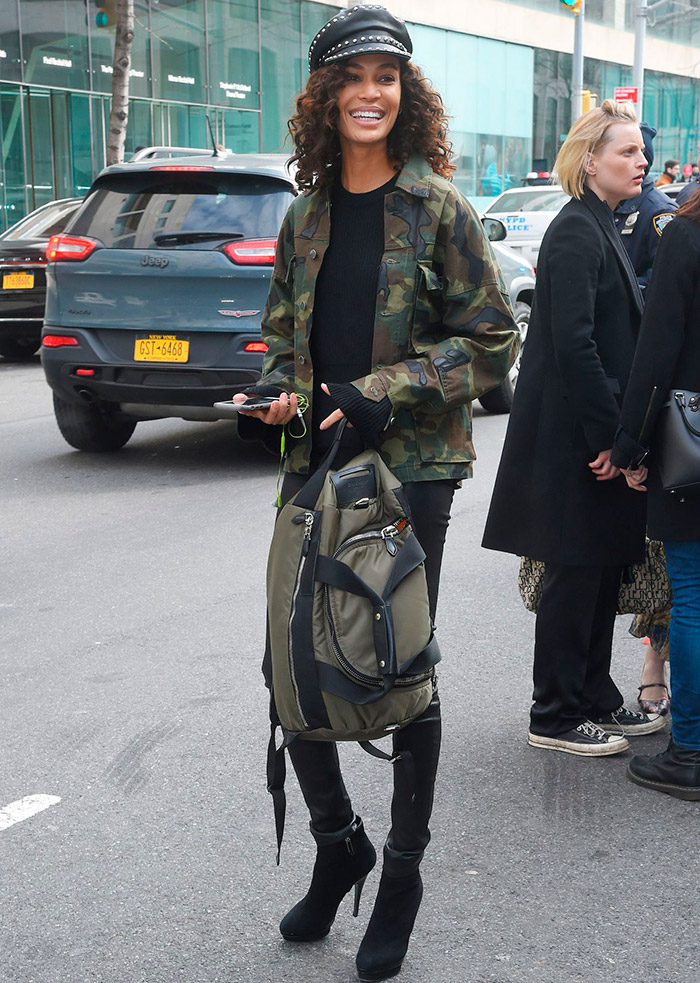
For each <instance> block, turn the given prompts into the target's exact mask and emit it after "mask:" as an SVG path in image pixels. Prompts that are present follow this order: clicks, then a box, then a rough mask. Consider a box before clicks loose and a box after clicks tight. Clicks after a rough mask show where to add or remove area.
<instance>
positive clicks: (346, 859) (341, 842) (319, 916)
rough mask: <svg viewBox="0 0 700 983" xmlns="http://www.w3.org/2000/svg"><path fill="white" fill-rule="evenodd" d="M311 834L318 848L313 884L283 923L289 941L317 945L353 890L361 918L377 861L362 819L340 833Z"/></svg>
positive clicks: (355, 912) (284, 935)
mask: <svg viewBox="0 0 700 983" xmlns="http://www.w3.org/2000/svg"><path fill="white" fill-rule="evenodd" d="M311 833H312V834H313V837H314V839H315V840H316V843H317V845H318V849H317V852H316V863H315V864H314V872H313V876H312V878H311V885H310V887H309V890H308V892H307V893H306V896H305V897H303V898H302V899H301V901H298V902H297V904H295V905H294V907H293V908H292V909H291V911H289V912H287V914H286V915H285V916H284V918H283V919H282V921H281V922H280V932H281V933H282V936H283V938H285V939H287V941H288V942H315V941H316V940H317V939H322V938H324V936H326V935H328V933H329V932H330V929H331V925H332V924H333V922H334V920H335V916H336V913H337V911H338V907H339V905H340V902H341V901H342V900H343V898H344V897H345V895H346V894H348V892H350V891H351V890H352V889H353V887H354V889H355V899H354V906H353V915H357V910H358V906H359V904H360V895H361V894H362V888H363V886H364V883H365V880H366V879H367V875H368V874H369V872H370V871H371V870H372V868H373V867H374V865H375V863H376V862H377V853H376V851H375V849H374V847H373V846H372V844H371V843H370V841H369V839H368V837H367V834H366V833H365V830H364V826H363V825H362V820H361V819H360V817H359V816H356V817H355V818H354V819H353V821H352V822H351V823H350V824H349V825H348V826H346V827H345V828H344V829H341V830H338V831H337V832H336V833H318V832H316V830H315V829H314V828H313V826H312V827H311Z"/></svg>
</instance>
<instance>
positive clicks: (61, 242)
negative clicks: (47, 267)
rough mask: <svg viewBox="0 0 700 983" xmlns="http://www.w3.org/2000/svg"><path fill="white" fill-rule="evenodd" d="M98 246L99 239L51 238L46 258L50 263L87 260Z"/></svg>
mask: <svg viewBox="0 0 700 983" xmlns="http://www.w3.org/2000/svg"><path fill="white" fill-rule="evenodd" d="M98 245H99V243H98V241H97V239H86V238H83V237H82V236H65V235H59V236H51V238H50V239H49V245H48V248H47V250H46V256H47V258H48V260H49V262H50V263H57V262H62V261H63V260H80V259H87V257H88V256H89V255H90V253H91V252H92V251H93V249H97V247H98Z"/></svg>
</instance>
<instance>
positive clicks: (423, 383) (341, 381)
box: [234, 4, 518, 981]
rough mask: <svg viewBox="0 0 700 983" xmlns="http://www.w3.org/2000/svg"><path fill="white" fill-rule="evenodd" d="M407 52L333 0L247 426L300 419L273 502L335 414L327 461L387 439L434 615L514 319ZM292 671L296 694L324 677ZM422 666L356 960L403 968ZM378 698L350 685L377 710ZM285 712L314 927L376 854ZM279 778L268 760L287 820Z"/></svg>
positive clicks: (425, 719) (421, 786) (297, 127)
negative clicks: (267, 403) (482, 408)
mask: <svg viewBox="0 0 700 983" xmlns="http://www.w3.org/2000/svg"><path fill="white" fill-rule="evenodd" d="M411 54H412V44H411V39H410V37H409V35H408V31H407V30H406V26H405V24H404V23H403V21H400V20H399V19H398V18H397V17H394V16H393V15H392V14H390V13H389V11H388V10H385V9H384V8H383V7H380V6H378V5H376V4H371V5H358V6H356V7H353V8H351V9H350V10H346V11H339V12H338V13H337V14H336V15H335V16H334V17H332V18H331V20H330V21H329V22H328V23H327V24H326V25H325V26H324V27H323V28H322V29H321V31H320V32H319V33H318V34H317V36H316V38H315V39H314V41H313V42H312V45H311V49H310V52H309V68H310V76H309V80H308V84H307V87H306V90H305V91H304V92H303V93H302V94H301V95H300V96H299V98H298V100H297V104H296V113H295V115H294V116H293V118H292V119H291V120H290V121H289V130H290V132H291V134H292V137H293V139H294V144H295V152H294V155H293V157H292V161H294V162H295V163H296V164H297V165H298V170H297V183H298V184H299V186H300V187H301V188H302V189H303V190H304V192H305V193H304V194H301V195H299V197H298V198H297V199H296V200H295V201H294V202H293V203H292V205H291V206H290V209H289V211H288V213H287V216H286V218H285V220H284V222H283V224H282V229H281V231H280V236H279V240H278V244H277V252H276V256H275V268H274V273H273V277H272V283H271V286H270V294H269V297H268V302H267V305H266V309H265V312H264V314H263V322H262V334H263V340H264V341H265V342H266V343H267V345H268V350H267V353H266V355H265V359H264V363H263V378H262V380H261V382H260V383H259V384H256V385H255V386H254V387H252V390H254V391H255V392H256V393H257V394H258V395H264V396H273V397H275V399H274V402H273V404H272V406H271V407H270V408H269V409H266V410H252V411H251V412H250V413H246V414H245V415H244V418H242V419H240V421H239V431H240V433H241V435H242V436H245V432H246V430H248V432H249V433H251V434H252V432H253V430H254V428H255V427H256V426H257V428H258V430H267V433H268V435H269V433H270V427H269V426H267V427H265V426H263V424H268V425H269V424H277V425H286V424H290V423H291V422H292V421H294V427H293V428H290V429H289V431H288V432H287V433H286V434H285V444H286V448H287V454H286V456H285V461H284V470H285V476H284V481H283V483H282V488H281V493H280V494H281V501H282V503H287V502H290V501H291V500H292V499H293V498H294V496H296V495H297V494H298V493H300V492H301V490H302V488H303V487H304V485H305V484H306V482H307V481H308V479H309V475H311V474H314V473H315V472H317V471H318V469H319V466H320V464H321V461H322V460H323V457H324V454H325V452H326V450H327V449H328V448H329V446H330V444H331V441H332V439H333V437H334V431H335V429H336V428H335V426H334V425H335V424H336V423H338V422H340V421H341V420H342V419H343V418H346V419H347V421H348V422H349V424H350V426H346V427H345V429H344V430H341V434H342V436H339V438H338V439H339V441H340V443H339V447H338V450H337V453H336V457H335V458H334V461H333V468H334V470H336V469H338V468H344V467H346V466H348V471H350V470H351V468H352V466H349V465H348V462H350V461H351V460H352V458H354V457H355V456H356V455H357V454H359V453H360V452H362V451H363V450H364V449H365V448H366V447H376V448H377V450H378V451H379V453H380V454H381V456H382V458H383V461H384V463H386V464H387V465H388V466H389V467H390V468H391V470H392V471H393V473H394V476H395V477H396V478H397V479H398V480H399V481H400V482H402V486H403V494H404V495H405V497H406V500H407V502H408V504H409V508H410V511H411V515H412V521H411V525H412V527H413V532H414V533H415V537H416V539H417V540H418V542H419V543H420V546H421V547H422V550H423V552H424V553H425V573H426V580H427V588H428V595H429V602H430V615H431V619H433V621H434V618H435V611H436V606H437V598H438V587H439V579H440V566H441V562H442V551H443V545H444V541H445V534H446V531H447V524H448V522H449V518H450V508H451V504H452V498H453V495H454V491H455V487H456V484H457V482H458V481H459V480H460V479H462V478H468V477H470V476H471V469H472V461H473V460H474V448H473V445H472V441H471V416H470V407H469V404H470V402H471V401H472V400H474V399H476V398H478V397H479V396H481V395H482V394H483V393H485V392H487V391H488V390H490V389H494V388H496V387H497V386H498V385H499V384H500V383H501V382H502V381H503V379H504V378H505V377H506V375H507V373H508V371H509V368H510V366H511V365H512V363H513V360H514V358H515V354H516V351H517V337H518V334H517V330H516V328H515V324H514V322H513V317H512V313H511V311H510V307H509V304H508V300H507V299H506V293H505V286H504V284H503V282H502V279H501V277H500V274H499V271H498V267H497V266H496V263H495V261H494V258H493V254H492V253H491V248H490V245H489V242H488V239H487V238H486V235H485V233H484V230H483V227H482V225H481V223H480V222H479V219H478V217H477V216H476V214H475V213H474V211H473V210H472V208H471V206H470V205H469V204H468V202H467V201H466V200H465V199H464V198H463V197H462V196H461V194H460V193H459V191H457V190H456V189H455V187H454V186H453V185H452V184H451V182H450V181H449V180H446V179H447V178H449V176H450V174H451V172H452V171H453V170H454V167H453V165H452V164H451V163H450V156H451V152H450V144H449V142H448V139H447V117H446V115H445V110H444V108H443V105H442V100H441V98H440V96H439V95H438V94H437V93H436V92H435V91H434V90H433V89H432V88H431V87H430V86H429V85H428V83H427V82H426V80H425V78H424V76H423V74H422V72H421V71H420V69H418V68H417V67H416V66H415V65H413V64H412V63H411V61H410V60H409V58H410V56H411ZM244 399H245V394H244V393H239V394H236V395H235V396H234V401H236V402H240V401H243V400H244ZM241 416H242V415H241V414H239V417H241ZM297 416H298V417H299V420H298V421H297V419H296V418H297ZM251 417H254V419H252V420H251V419H250V418H251ZM278 446H279V443H278ZM362 460H364V458H357V461H358V462H359V461H362ZM312 487H313V486H312ZM296 501H298V499H296ZM362 501H364V502H367V503H369V499H363V500H362ZM356 504H357V507H360V508H363V507H364V506H363V505H360V500H358V502H357V503H356ZM321 521H322V522H326V521H327V520H326V519H325V518H322V520H321ZM315 528H318V527H317V526H316V527H315ZM322 528H324V527H322ZM314 535H316V534H314ZM313 562H314V561H312V565H311V569H312V571H313V569H314V566H313ZM271 569H272V567H271ZM271 576H272V575H271ZM270 611H271V613H272V607H271V609H270ZM278 655H279V650H278V649H275V650H273V651H272V653H271V657H269V658H267V659H266V663H265V665H264V666H263V671H264V672H265V678H266V681H267V684H268V686H270V688H271V689H273V690H274V692H275V693H277V694H278V700H279V702H278V704H277V705H276V702H275V697H274V696H273V698H272V708H271V718H272V720H273V721H274V722H275V723H280V725H282V724H284V723H285V720H280V717H279V714H278V710H279V711H280V712H281V713H283V712H284V708H285V707H284V702H283V696H282V693H283V688H284V686H285V682H284V680H285V679H286V680H287V681H289V678H290V677H289V659H288V654H287V653H285V655H283V656H282V657H281V658H280V657H278ZM377 658H378V659H379V658H380V657H379V656H378V657H377ZM378 664H379V666H385V662H384V661H381V662H379V663H378ZM302 670H303V667H301V668H300V670H299V672H300V673H301V672H302ZM307 672H308V670H307ZM292 675H293V676H294V687H297V686H298V687H299V691H300V692H306V688H307V687H308V686H312V685H314V684H315V685H316V686H318V685H319V684H320V682H321V680H320V678H319V679H317V680H315V682H314V680H313V679H312V678H310V677H309V678H304V679H302V680H301V681H299V679H298V678H297V671H296V669H294V670H293V671H292ZM312 675H314V676H315V671H314V673H313V674H312ZM319 677H320V674H319ZM427 678H429V679H431V682H432V693H431V694H429V695H432V699H431V701H430V704H429V706H428V707H427V709H425V710H424V711H423V712H420V713H416V715H415V716H414V717H409V718H408V719H402V720H401V722H400V723H397V725H396V731H395V733H394V735H393V757H392V762H395V761H398V760H400V759H403V758H405V759H406V760H410V761H411V762H412V764H413V770H414V773H415V783H414V788H415V793H413V789H411V787H410V786H411V782H409V781H407V780H406V779H405V778H404V777H403V773H402V772H401V770H400V769H399V770H396V771H395V773H394V797H393V801H392V810H391V816H392V824H391V830H390V832H389V835H388V837H387V840H386V844H385V847H384V858H383V859H384V864H383V871H382V876H381V879H380V882H379V890H378V894H377V898H376V901H375V904H374V910H373V912H372V916H371V918H370V921H369V925H368V927H367V931H366V932H365V935H364V938H363V941H362V944H361V946H360V949H359V952H358V954H357V959H356V964H357V970H358V974H359V976H360V979H361V980H367V981H370V980H371V981H376V980H383V979H386V978H388V977H390V976H394V975H396V973H398V971H399V970H400V968H401V963H402V961H403V958H404V956H405V954H406V950H407V948H408V943H409V939H410V936H411V932H412V930H413V923H414V920H415V918H416V915H417V913H418V908H419V906H420V903H421V898H422V893H423V886H422V880H421V875H420V870H419V866H420V862H421V859H422V856H423V852H424V850H425V848H426V847H427V845H428V842H429V840H430V830H429V820H430V815H431V810H432V804H433V792H434V786H435V775H436V770H437V763H438V756H439V751H440V733H441V720H440V701H439V698H438V694H437V686H436V683H435V677H434V674H433V670H432V668H430V669H429V670H428V677H427ZM355 685H356V686H357V683H355ZM285 692H286V690H285ZM346 695H347V699H348V701H349V702H350V703H353V702H354V698H353V694H352V693H350V694H349V695H348V694H347V691H346ZM378 695H379V696H381V695H382V694H381V693H380V694H377V692H376V691H375V692H374V693H371V692H369V693H363V694H362V699H361V700H358V701H357V703H358V705H360V706H361V707H362V710H363V712H364V713H365V714H366V719H367V720H368V721H369V720H370V719H371V718H372V708H373V707H375V706H379V705H380V703H381V700H378V699H377V697H378ZM354 696H355V697H356V696H357V694H356V693H355V694H354ZM370 704H371V706H370ZM286 725H287V728H288V729H287V731H286V737H287V741H286V743H287V744H288V750H289V756H290V758H291V760H292V764H293V766H294V770H295V771H296V774H297V777H298V779H299V784H300V786H301V789H302V792H303V794H304V798H305V800H306V804H307V806H308V807H309V811H310V813H311V831H312V834H313V836H314V838H315V839H316V842H317V845H318V850H317V858H316V864H315V866H314V872H313V877H312V880H311V886H310V888H309V890H308V893H307V894H306V896H305V897H304V898H302V899H301V901H299V902H298V903H297V904H296V905H294V907H293V908H292V909H291V910H290V911H289V912H288V913H287V914H286V915H285V917H284V918H283V919H282V922H281V924H280V931H281V933H282V936H283V937H284V938H285V939H287V940H290V941H294V942H311V941H313V940H315V939H320V938H322V937H323V936H325V935H327V934H328V932H329V930H330V927H331V925H332V923H333V920H334V919H335V915H336V911H337V909H338V906H339V905H340V902H341V900H342V899H343V897H344V896H345V895H346V894H347V893H348V892H349V891H351V890H352V889H353V888H354V889H355V897H356V904H357V903H359V897H360V892H361V890H362V885H363V884H364V882H365V878H366V877H367V874H368V873H369V871H370V870H371V869H372V867H373V866H374V864H375V861H376V852H375V849H374V847H373V846H372V844H371V842H370V840H369V838H368V836H367V834H366V833H365V830H364V827H363V825H362V821H361V820H360V819H359V817H358V816H356V815H355V813H354V811H353V808H352V805H351V801H350V797H349V795H348V793H347V791H346V789H345V785H344V782H343V777H342V774H341V771H340V765H339V760H338V753H337V750H336V747H335V744H334V743H332V738H333V737H334V736H335V732H333V731H330V735H329V731H325V732H324V733H323V734H319V733H318V731H317V730H316V731H314V730H313V729H312V728H311V727H309V728H308V729H307V730H304V731H303V732H302V733H296V730H297V728H296V727H292V724H291V723H290V722H289V720H286ZM341 736H342V737H344V738H345V739H348V738H347V735H341ZM306 738H309V739H306ZM273 751H274V747H273ZM271 758H272V760H277V758H276V756H275V755H274V754H272V755H271ZM275 777H276V775H275V773H274V769H273V774H272V775H271V780H270V781H269V782H268V784H269V787H270V788H273V789H274V791H275V793H276V800H275V801H276V806H277V816H278V817H279V816H280V814H281V810H280V808H279V804H280V795H281V791H282V790H281V788H280V785H279V784H277V783H276V782H275ZM278 835H279V836H281V829H280V828H279V827H278Z"/></svg>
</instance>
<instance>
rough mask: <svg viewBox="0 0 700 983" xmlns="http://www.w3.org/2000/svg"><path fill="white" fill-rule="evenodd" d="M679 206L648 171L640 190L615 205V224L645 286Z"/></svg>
mask: <svg viewBox="0 0 700 983" xmlns="http://www.w3.org/2000/svg"><path fill="white" fill-rule="evenodd" d="M677 207H678V206H677V205H676V203H675V201H673V200H672V199H671V198H669V196H668V195H666V194H664V192H663V191H659V189H658V188H656V187H654V179H653V178H651V177H649V175H647V176H646V177H645V178H644V181H643V182H642V190H641V193H640V194H638V195H637V197H636V198H629V199H628V200H627V201H623V202H622V203H621V204H620V205H618V207H617V208H616V209H615V214H614V217H615V225H616V227H617V230H618V232H619V233H620V235H621V236H622V241H623V242H624V244H625V247H626V249H627V252H628V254H629V258H630V259H631V261H632V266H633V267H634V272H635V273H636V274H637V279H638V280H639V286H640V287H641V288H642V289H644V288H645V287H646V285H647V283H648V282H649V277H650V276H651V268H652V266H653V264H654V256H655V255H656V249H657V246H658V245H659V241H660V239H661V235H662V233H663V231H664V228H665V227H666V226H667V225H668V223H669V222H670V221H671V220H672V219H673V214H674V212H675V211H676V208H677Z"/></svg>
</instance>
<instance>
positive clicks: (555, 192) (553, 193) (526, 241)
mask: <svg viewBox="0 0 700 983" xmlns="http://www.w3.org/2000/svg"><path fill="white" fill-rule="evenodd" d="M568 200H569V196H568V195H567V194H566V192H565V191H562V189H561V188H560V187H559V185H552V184H550V185H545V186H540V187H534V188H533V187H530V188H511V190H510V191H504V192H503V193H502V194H500V195H499V196H498V197H497V198H494V200H493V201H492V202H491V204H490V205H489V206H488V208H487V209H486V211H485V213H484V214H485V215H488V216H489V217H490V218H497V219H500V221H501V222H503V224H504V225H505V227H506V230H507V232H508V245H509V246H510V248H511V249H514V250H515V251H516V252H519V253H521V254H522V256H523V258H524V259H525V260H527V261H528V263H532V265H533V266H535V267H536V266H537V256H538V254H539V251H540V245H541V243H542V239H543V237H544V234H545V232H546V231H547V227H548V226H549V223H550V222H551V221H552V219H553V218H554V216H555V215H556V214H557V212H558V211H559V209H560V208H562V207H563V206H564V205H565V204H566V203H567V201H568Z"/></svg>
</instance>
